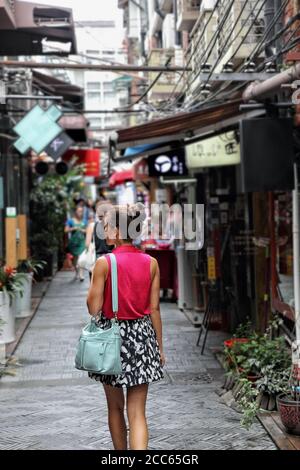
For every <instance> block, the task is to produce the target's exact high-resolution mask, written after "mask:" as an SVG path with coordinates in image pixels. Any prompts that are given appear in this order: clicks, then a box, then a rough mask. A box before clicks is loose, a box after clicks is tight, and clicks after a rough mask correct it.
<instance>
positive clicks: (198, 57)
mask: <svg viewBox="0 0 300 470" xmlns="http://www.w3.org/2000/svg"><path fill="white" fill-rule="evenodd" d="M210 14H211V12H210V11H208V12H206V13H205V14H203V15H202V18H201V20H200V21H198V22H197V24H196V25H195V28H194V29H193V32H192V36H191V41H190V47H189V49H188V51H187V53H186V63H188V62H189V60H190V58H191V62H190V66H191V68H192V72H189V73H188V75H187V81H188V85H189V88H190V87H191V86H192V83H194V80H195V77H196V75H197V74H198V73H199V70H200V68H201V66H202V65H203V64H205V63H209V64H211V65H212V64H213V63H214V62H215V61H216V60H217V57H218V51H217V47H214V48H212V50H211V54H210V55H209V57H208V50H209V49H211V48H210V47H209V44H210V41H211V38H212V36H213V35H214V33H215V31H216V28H217V15H214V16H213V17H212V18H211V20H210V22H209V24H207V22H208V19H209V16H210ZM204 30H205V31H204ZM203 32H204V34H203Z"/></svg>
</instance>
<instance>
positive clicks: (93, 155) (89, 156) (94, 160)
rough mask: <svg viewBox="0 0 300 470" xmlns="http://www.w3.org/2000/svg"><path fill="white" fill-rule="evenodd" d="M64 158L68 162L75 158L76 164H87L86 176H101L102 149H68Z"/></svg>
mask: <svg viewBox="0 0 300 470" xmlns="http://www.w3.org/2000/svg"><path fill="white" fill-rule="evenodd" d="M62 158H63V160H65V161H67V162H69V161H72V160H73V159H74V160H75V161H76V165H85V173H84V175H85V176H95V177H97V176H100V158H101V151H100V150H99V149H78V150H67V152H66V153H65V154H64V156H63V157H62Z"/></svg>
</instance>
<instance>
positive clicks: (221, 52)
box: [185, 0, 264, 98]
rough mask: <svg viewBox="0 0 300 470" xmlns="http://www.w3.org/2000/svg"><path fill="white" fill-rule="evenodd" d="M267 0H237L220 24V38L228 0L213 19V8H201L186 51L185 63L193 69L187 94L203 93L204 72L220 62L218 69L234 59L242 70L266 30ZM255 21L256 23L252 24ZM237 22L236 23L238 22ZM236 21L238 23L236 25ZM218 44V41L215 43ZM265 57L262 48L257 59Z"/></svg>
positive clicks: (187, 77)
mask: <svg viewBox="0 0 300 470" xmlns="http://www.w3.org/2000/svg"><path fill="white" fill-rule="evenodd" d="M263 3H264V0H260V1H259V3H258V4H257V0H247V1H246V4H245V0H236V1H235V2H234V4H233V6H232V8H231V11H230V14H229V15H228V17H227V20H226V21H225V23H224V25H223V27H222V28H220V26H219V28H220V29H219V37H218V40H216V41H215V44H214V41H213V40H212V38H213V37H214V35H215V32H216V30H217V28H218V25H220V23H221V21H222V19H223V18H224V15H225V12H227V9H228V4H229V2H228V0H221V1H220V2H219V4H218V9H217V12H216V13H215V15H214V16H213V17H212V18H211V19H210V21H209V22H208V19H209V18H210V16H211V10H208V9H206V10H205V11H201V13H200V17H199V19H198V20H197V22H196V24H195V25H194V28H193V30H192V31H191V33H190V45H189V48H188V50H187V52H186V55H185V64H188V63H189V66H190V67H191V68H192V71H190V72H187V75H186V81H187V97H188V98H192V97H193V95H199V90H200V88H201V85H202V83H201V80H200V72H201V71H202V72H203V73H204V72H208V71H210V70H212V68H213V67H214V66H215V64H217V65H216V67H215V69H214V73H220V72H222V71H224V66H225V65H228V62H229V61H230V62H232V65H233V70H239V68H240V66H241V65H242V64H244V63H245V62H246V61H247V59H248V58H249V57H251V54H252V52H253V51H254V50H255V51H256V46H257V44H258V43H259V42H260V41H261V39H262V36H263V34H264V9H263ZM252 22H253V26H252V27H251V28H250V25H251V24H252ZM235 23H236V25H235ZM234 25H235V26H234ZM213 44H214V45H213ZM263 57H264V51H263V50H262V51H260V52H259V54H258V55H257V57H255V58H256V60H258V61H259V60H261V59H262V58H263Z"/></svg>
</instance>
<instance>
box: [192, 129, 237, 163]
mask: <svg viewBox="0 0 300 470" xmlns="http://www.w3.org/2000/svg"><path fill="white" fill-rule="evenodd" d="M240 162H241V153H240V144H239V143H237V141H236V139H235V134H234V132H227V133H225V134H221V135H218V136H215V137H211V138H209V139H205V140H201V141H200V142H197V143H195V144H190V145H187V146H186V164H187V167H188V168H189V169H196V168H207V167H212V166H225V165H238V164H239V163H240Z"/></svg>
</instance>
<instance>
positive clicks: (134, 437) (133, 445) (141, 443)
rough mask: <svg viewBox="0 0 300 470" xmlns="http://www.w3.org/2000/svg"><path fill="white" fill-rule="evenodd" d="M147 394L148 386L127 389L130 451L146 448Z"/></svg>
mask: <svg viewBox="0 0 300 470" xmlns="http://www.w3.org/2000/svg"><path fill="white" fill-rule="evenodd" d="M147 393H148V384H142V385H136V386H134V387H129V388H128V389H127V416H128V421H129V443H130V450H145V449H147V447H148V427H147V420H146V400H147Z"/></svg>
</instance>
